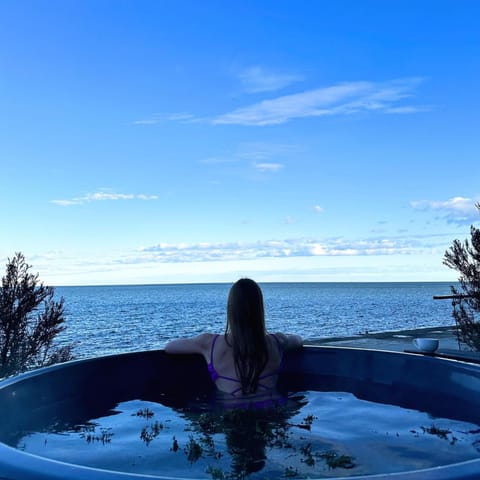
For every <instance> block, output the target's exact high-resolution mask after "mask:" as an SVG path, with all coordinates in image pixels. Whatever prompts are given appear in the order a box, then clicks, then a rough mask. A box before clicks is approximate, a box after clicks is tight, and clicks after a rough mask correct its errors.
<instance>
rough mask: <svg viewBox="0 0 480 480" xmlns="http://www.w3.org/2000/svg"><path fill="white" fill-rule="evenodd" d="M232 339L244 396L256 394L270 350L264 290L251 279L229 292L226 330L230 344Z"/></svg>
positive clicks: (238, 284) (234, 357)
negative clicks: (266, 337) (268, 346)
mask: <svg viewBox="0 0 480 480" xmlns="http://www.w3.org/2000/svg"><path fill="white" fill-rule="evenodd" d="M229 336H231V340H232V345H231V346H232V347H233V359H234V362H235V369H236V372H237V375H238V377H239V379H240V382H241V385H242V393H243V394H244V395H245V394H249V393H255V392H256V391H257V387H258V377H259V376H260V374H261V373H262V371H263V369H264V368H265V365H266V364H267V361H268V350H267V341H266V339H265V311H264V307H263V295H262V291H261V290H260V287H259V286H258V285H257V284H256V283H255V282H254V281H253V280H250V279H249V278H241V279H240V280H238V281H237V282H235V283H234V284H233V286H232V288H231V289H230V293H229V295H228V303H227V327H226V329H225V338H226V341H227V343H228V337H229ZM229 345H230V344H229Z"/></svg>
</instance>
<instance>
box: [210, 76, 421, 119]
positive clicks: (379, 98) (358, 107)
mask: <svg viewBox="0 0 480 480" xmlns="http://www.w3.org/2000/svg"><path fill="white" fill-rule="evenodd" d="M419 83H420V80H419V79H400V80H392V81H390V82H386V83H375V82H346V83H341V84H337V85H333V86H329V87H323V88H317V89H314V90H308V91H305V92H301V93H295V94H292V95H284V96H281V97H277V98H274V99H269V100H263V101H261V102H259V103H256V104H253V105H249V106H247V107H241V108H238V109H236V110H233V111H232V112H229V113H225V114H223V115H219V116H217V117H216V118H214V119H213V121H212V123H213V124H216V125H218V124H232V125H256V126H264V125H276V124H281V123H286V122H288V121H290V120H293V119H296V118H306V117H319V116H327V115H351V114H355V113H359V112H365V111H377V112H382V113H386V112H388V113H391V114H392V113H395V108H397V109H403V110H399V111H398V112H397V113H413V112H414V109H415V108H418V107H415V106H414V105H408V106H405V105H398V102H400V101H401V100H403V99H405V98H408V97H411V96H412V95H413V91H414V90H415V88H416V87H417V85H418V84H419ZM422 108H425V107H422Z"/></svg>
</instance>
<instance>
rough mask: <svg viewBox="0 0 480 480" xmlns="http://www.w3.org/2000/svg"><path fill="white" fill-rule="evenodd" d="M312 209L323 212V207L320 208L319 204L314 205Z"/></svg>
mask: <svg viewBox="0 0 480 480" xmlns="http://www.w3.org/2000/svg"><path fill="white" fill-rule="evenodd" d="M313 209H314V210H315V211H316V212H317V213H322V212H323V208H322V207H321V206H320V205H314V207H313Z"/></svg>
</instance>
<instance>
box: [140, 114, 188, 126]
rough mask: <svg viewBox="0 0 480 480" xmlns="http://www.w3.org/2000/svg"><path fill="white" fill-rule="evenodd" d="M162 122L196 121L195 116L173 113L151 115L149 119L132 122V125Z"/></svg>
mask: <svg viewBox="0 0 480 480" xmlns="http://www.w3.org/2000/svg"><path fill="white" fill-rule="evenodd" d="M164 121H173V122H181V123H189V122H195V121H197V120H196V119H195V116H194V115H192V114H191V113H186V112H175V113H165V114H161V113H153V114H152V115H151V116H150V117H149V118H143V119H140V120H134V121H133V122H132V125H156V124H158V123H160V122H164Z"/></svg>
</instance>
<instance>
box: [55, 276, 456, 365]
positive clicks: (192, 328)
mask: <svg viewBox="0 0 480 480" xmlns="http://www.w3.org/2000/svg"><path fill="white" fill-rule="evenodd" d="M260 286H261V288H262V291H263V294H264V301H265V310H266V324H267V329H268V330H269V331H271V332H276V331H281V332H285V333H296V334H299V335H301V336H302V337H303V338H304V339H306V340H318V339H321V338H326V337H339V336H352V335H357V334H360V333H365V332H367V331H368V332H369V333H374V332H382V331H396V330H403V329H413V328H422V327H434V326H449V325H452V324H453V323H454V322H453V319H452V316H451V310H452V307H451V302H450V301H449V300H433V298H432V297H433V295H448V294H449V293H450V283H447V282H408V283H261V284H260ZM229 289H230V284H188V285H183V284H182V285H124V286H82V287H56V288H55V295H56V296H57V297H60V296H62V297H63V298H64V300H65V313H66V322H65V324H66V327H67V328H66V330H65V331H64V332H62V333H61V334H60V335H59V341H60V342H61V343H62V344H70V343H73V344H74V355H75V356H76V358H85V357H94V356H99V355H108V354H113V353H120V352H129V351H136V350H150V349H158V348H163V347H164V345H165V343H166V342H168V341H169V340H171V339H173V338H178V337H186V336H193V335H198V334H200V333H202V332H220V333H221V332H223V331H224V329H225V318H226V301H227V295H228V291H229Z"/></svg>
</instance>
